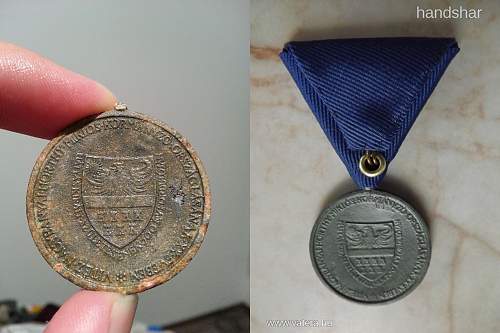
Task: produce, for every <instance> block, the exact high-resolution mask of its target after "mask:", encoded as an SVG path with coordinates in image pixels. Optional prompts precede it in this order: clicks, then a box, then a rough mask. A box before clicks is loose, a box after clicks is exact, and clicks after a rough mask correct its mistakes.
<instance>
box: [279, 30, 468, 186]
mask: <svg viewBox="0 0 500 333" xmlns="http://www.w3.org/2000/svg"><path fill="white" fill-rule="evenodd" d="M458 51H459V48H458V45H457V42H456V41H455V39H453V38H412V37H402V38H361V39H337V40H320V41H308V42H290V43H288V44H286V45H285V47H284V49H283V51H282V52H281V54H280V57H281V60H282V61H283V63H284V64H285V66H286V68H287V69H288V71H289V72H290V74H291V76H292V77H293V79H294V80H295V83H296V84H297V86H298V88H299V90H300V91H301V93H302V95H303V96H304V98H305V100H306V102H307V103H308V105H309V107H310V108H311V110H312V112H313V113H314V115H315V116H316V119H317V120H318V122H319V123H320V125H321V127H322V129H323V131H324V132H325V134H326V136H327V137H328V139H329V140H330V142H331V144H332V145H333V147H334V148H335V150H336V152H337V154H338V155H339V156H340V158H341V159H342V161H343V162H344V164H345V165H346V167H347V170H348V171H349V173H350V175H351V177H352V178H353V179H354V181H355V182H356V184H357V185H358V186H359V187H361V188H374V187H376V186H377V185H378V184H379V183H380V181H381V180H382V179H383V177H384V175H385V172H384V173H383V174H381V175H379V176H377V177H367V176H365V175H364V174H363V173H361V171H360V169H359V166H358V164H359V160H360V158H361V156H362V155H363V154H364V153H365V152H366V151H375V152H379V153H381V154H382V155H383V156H384V157H385V159H386V161H387V164H389V163H390V162H391V161H392V159H393V158H394V157H395V155H396V153H397V151H398V149H399V147H400V146H401V143H402V142H403V140H404V138H405V137H406V135H407V134H408V131H409V130H410V128H411V126H412V125H413V123H414V121H415V119H416V118H417V116H418V114H419V113H420V110H421V109H422V108H423V106H424V104H425V102H426V101H427V99H428V98H429V96H430V95H431V93H432V91H433V90H434V88H435V87H436V85H437V83H438V81H439V79H440V78H441V76H442V75H443V73H444V71H445V70H446V67H447V66H448V64H449V63H450V62H451V60H452V59H453V57H454V56H455V55H456V54H457V53H458Z"/></svg>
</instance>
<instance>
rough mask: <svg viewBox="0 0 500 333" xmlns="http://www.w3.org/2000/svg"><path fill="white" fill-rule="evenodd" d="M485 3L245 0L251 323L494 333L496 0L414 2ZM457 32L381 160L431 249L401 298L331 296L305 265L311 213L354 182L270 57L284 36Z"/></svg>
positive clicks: (498, 238) (498, 209)
mask: <svg viewBox="0 0 500 333" xmlns="http://www.w3.org/2000/svg"><path fill="white" fill-rule="evenodd" d="M418 4H419V5H420V6H422V7H427V8H446V7H448V6H449V5H451V6H459V5H462V6H467V7H469V8H481V9H483V15H482V17H481V18H480V19H478V20H443V21H438V20H436V21H433V20H417V19H416V5H417V2H412V1H326V0H324V1H300V0H297V1H253V2H252V5H251V7H252V9H251V10H252V13H251V17H252V18H251V21H252V22H251V24H252V26H251V27H252V37H251V72H250V76H251V168H250V169H251V229H250V232H251V240H252V241H251V254H252V256H251V304H252V331H253V332H269V331H273V330H272V329H271V328H270V327H268V325H267V323H266V322H267V320H287V319H292V320H331V321H332V324H333V327H332V328H323V329H320V328H288V329H286V330H285V329H275V330H276V331H280V330H283V331H287V332H320V331H325V332H331V331H333V332H364V333H366V332H388V333H389V332H472V331H475V332H488V333H489V332H500V316H499V314H500V310H499V308H500V206H499V205H498V202H499V199H500V174H499V171H500V130H499V129H500V110H499V108H498V105H499V103H500V94H499V93H498V91H499V87H500V41H499V40H498V32H499V31H500V20H499V19H498V16H499V15H500V2H495V1H461V2H458V1H419V2H418ZM376 36H380V37H382V36H455V37H456V38H457V40H458V42H459V46H460V47H461V52H460V53H459V54H458V56H457V57H456V58H455V60H454V61H453V62H452V64H451V65H450V67H449V68H448V70H447V72H446V73H445V75H444V76H443V78H442V80H441V82H440V83H439V85H438V87H437V88H436V90H435V91H434V93H433V95H432V96H431V98H430V99H429V101H428V103H427V104H426V106H425V108H424V110H423V112H422V113H421V115H420V117H419V119H418V120H417V121H416V123H415V125H414V127H413V129H412V130H411V131H410V133H409V135H408V137H407V139H406V141H405V142H404V144H403V145H402V148H401V150H400V152H399V154H398V156H397V157H396V159H395V160H394V161H393V163H392V164H391V165H390V167H389V172H388V175H387V176H386V179H385V180H384V182H383V184H382V186H381V187H382V189H386V190H390V191H392V192H394V193H396V194H398V195H400V196H402V197H403V198H405V199H407V200H408V201H410V202H412V203H413V204H414V205H415V206H416V208H417V209H418V210H419V211H420V212H421V213H422V215H423V216H424V218H425V219H426V220H427V222H428V224H429V227H430V230H431V236H432V246H433V254H432V260H431V264H430V267H429V270H428V272H427V275H426V277H425V279H424V281H423V282H422V284H421V285H420V286H419V287H418V288H417V289H416V290H415V291H414V292H413V293H411V294H410V295H408V296H407V297H405V298H404V299H402V300H400V301H397V302H394V303H391V304H388V305H377V306H366V305H360V304H356V303H353V302H350V301H347V300H344V299H342V298H340V297H338V296H337V295H336V294H334V293H332V292H330V291H329V290H328V289H327V288H326V287H325V286H324V285H322V284H321V282H320V280H319V278H318V277H317V276H316V274H315V272H314V271H313V269H312V266H311V263H310V259H309V252H308V241H309V234H310V231H311V228H312V226H313V224H314V222H315V219H316V217H317V216H318V214H319V213H320V211H321V210H322V209H323V208H324V207H325V205H326V204H327V203H328V202H330V201H331V200H333V199H334V198H335V197H337V196H339V195H341V194H342V193H345V192H346V191H348V190H351V189H354V185H353V183H352V181H351V180H350V178H349V176H348V174H347V171H346V170H345V168H344V166H343V164H342V163H341V161H340V160H339V158H338V157H337V155H336V154H335V153H334V152H333V150H332V149H331V147H330V145H329V143H328V142H327V140H326V138H325V136H324V134H323V132H322V131H321V129H320V127H319V125H318V124H317V123H316V121H315V119H314V117H313V115H312V113H311V112H310V111H309V109H308V107H307V105H306V103H305V102H304V100H303V99H302V96H301V95H300V93H299V91H298V90H297V89H296V87H295V84H294V83H293V82H292V79H291V78H290V76H289V74H288V73H287V72H286V70H285V68H284V66H283V65H282V64H281V62H280V61H279V58H278V52H279V51H280V49H281V47H282V46H283V44H284V43H285V42H287V41H289V40H307V39H321V38H340V37H376Z"/></svg>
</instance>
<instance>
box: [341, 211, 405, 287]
mask: <svg viewBox="0 0 500 333" xmlns="http://www.w3.org/2000/svg"><path fill="white" fill-rule="evenodd" d="M343 232H344V237H343V238H344V240H345V243H344V253H345V255H346V256H347V259H348V260H347V264H348V265H349V266H350V267H349V268H350V269H349V271H350V272H351V274H353V276H354V277H355V278H356V279H357V280H358V281H360V282H362V283H363V284H365V285H367V286H371V287H375V286H378V285H381V284H382V283H383V282H385V281H386V280H387V279H388V278H389V277H390V272H391V267H393V266H395V265H397V263H398V261H399V257H397V256H396V255H395V251H396V247H398V246H400V243H401V239H400V237H399V236H398V235H396V232H395V225H394V221H383V222H374V223H359V222H344V227H343ZM395 258H396V260H395Z"/></svg>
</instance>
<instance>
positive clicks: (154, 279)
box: [26, 110, 212, 294]
mask: <svg viewBox="0 0 500 333" xmlns="http://www.w3.org/2000/svg"><path fill="white" fill-rule="evenodd" d="M110 117H128V118H135V119H139V120H141V121H145V122H148V123H151V124H153V125H156V126H158V127H160V128H162V129H164V130H165V131H167V132H168V133H170V134H171V135H172V136H174V137H175V138H176V140H178V141H179V142H180V143H181V144H182V145H183V147H184V149H185V150H186V151H187V152H188V153H189V155H190V156H191V158H192V159H193V161H194V163H195V165H196V168H197V170H198V173H199V174H200V179H201V183H202V187H203V197H204V207H203V217H202V221H201V224H200V226H199V228H198V232H197V234H196V236H195V237H194V238H193V241H192V243H191V246H190V247H189V249H188V250H187V251H186V252H185V253H184V255H183V256H182V257H180V258H179V259H178V260H177V261H176V262H175V264H174V265H173V266H172V267H171V268H170V269H169V270H167V271H166V272H164V273H162V274H157V275H154V276H151V277H149V278H144V279H142V280H141V281H139V282H138V283H134V284H130V285H127V286H108V285H101V284H99V283H96V282H91V281H89V280H87V279H84V278H82V277H79V276H77V275H76V274H74V273H73V272H72V271H71V270H69V269H68V268H66V267H65V266H64V264H63V263H62V262H59V261H58V260H57V257H56V256H54V255H51V252H53V251H52V250H51V249H49V248H47V247H46V246H45V243H44V241H43V239H42V234H41V233H40V232H39V231H38V229H37V225H36V217H35V214H34V208H35V206H34V201H33V199H34V195H33V194H34V189H35V185H36V181H37V178H38V175H39V173H40V171H41V168H42V166H43V165H44V162H45V160H46V159H47V157H48V156H49V154H50V153H51V152H52V150H53V149H54V148H55V147H57V145H58V144H59V143H60V142H61V141H62V140H63V139H64V138H66V137H67V136H69V135H71V134H73V133H74V132H76V131H78V130H81V129H82V128H84V127H85V126H86V125H88V124H90V123H92V122H93V121H95V120H99V119H104V118H110ZM211 207H212V204H211V192H210V187H209V180H208V175H207V173H206V171H205V168H204V167H203V163H202V162H201V160H200V158H199V157H198V154H197V153H196V151H195V150H194V148H193V147H192V145H191V144H190V143H189V142H188V141H187V139H186V137H184V136H183V135H182V134H180V133H179V131H177V130H176V129H174V128H173V127H171V126H169V125H167V124H166V123H164V122H162V121H160V120H157V119H154V118H152V117H150V116H148V115H145V114H142V113H138V112H132V111H115V110H110V111H105V112H103V113H101V114H99V115H96V116H90V117H87V118H84V119H82V120H80V121H77V122H76V123H74V124H71V125H69V126H68V127H67V128H66V129H64V130H63V131H62V132H61V133H60V134H58V135H57V136H56V137H55V138H53V139H52V140H50V141H49V142H48V143H47V145H46V146H45V147H44V148H43V150H42V151H41V152H40V154H39V155H38V157H37V159H36V162H35V164H34V166H33V169H32V171H31V175H30V178H29V182H28V189H27V192H26V216H27V220H28V226H29V229H30V233H31V236H32V238H33V241H34V243H35V245H36V247H37V249H38V251H39V252H40V254H41V255H42V257H43V258H44V259H45V261H46V262H47V264H48V265H49V266H50V267H51V268H52V269H53V270H55V271H56V272H57V273H58V274H59V275H61V276H62V277H63V278H65V279H66V280H69V281H70V282H72V283H73V284H75V285H77V286H79V287H82V288H84V289H86V290H93V291H109V292H117V293H121V294H136V293H140V292H143V291H145V290H148V289H151V288H153V287H156V286H158V285H160V284H163V283H165V282H167V281H169V280H171V279H172V278H174V277H175V276H176V275H177V274H178V273H179V272H181V271H182V270H183V269H184V268H185V267H186V266H187V265H188V264H189V263H190V262H191V260H192V259H193V257H194V256H195V255H196V253H197V252H198V250H199V249H200V247H201V244H202V243H203V240H204V238H205V236H206V232H207V229H208V224H209V220H210V216H211Z"/></svg>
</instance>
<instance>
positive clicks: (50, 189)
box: [26, 104, 210, 294]
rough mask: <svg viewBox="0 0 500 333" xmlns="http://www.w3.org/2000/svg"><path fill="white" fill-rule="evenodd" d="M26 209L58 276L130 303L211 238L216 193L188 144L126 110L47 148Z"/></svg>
mask: <svg viewBox="0 0 500 333" xmlns="http://www.w3.org/2000/svg"><path fill="white" fill-rule="evenodd" d="M26 205H27V215H28V223H29V227H30V230H31V233H32V236H33V239H34V241H35V244H36V246H37V247H38V249H39V251H40V253H41V254H42V256H43V257H44V258H45V260H46V261H47V262H48V263H49V265H50V266H51V267H52V268H53V269H54V270H56V271H57V272H58V273H59V274H61V275H62V276H63V277H65V278H66V279H68V280H70V281H71V282H73V283H75V284H76V285H78V286H80V287H82V288H85V289H90V290H104V291H113V292H120V293H127V294H128V293H138V292H141V291H144V290H146V289H149V288H152V287H154V286H156V285H159V284H161V283H164V282H166V281H168V280H170V279H171V278H172V277H174V276H175V275H176V274H177V273H178V272H180V271H181V270H182V269H183V268H184V267H186V265H187V264H188V263H189V262H190V260H191V259H192V258H193V256H194V255H195V254H196V252H197V251H198V249H199V247H200V245H201V243H202V241H203V238H204V237H205V233H206V230H207V226H208V219H209V216H210V192H209V188H208V178H207V175H206V173H205V171H204V169H203V166H202V164H201V161H200V159H199V158H198V156H197V155H196V153H195V151H194V150H193V148H192V147H191V145H190V144H189V143H188V142H187V140H186V139H185V138H184V137H183V136H182V135H180V134H179V133H178V132H177V131H175V130H174V129H171V128H169V127H168V126H167V125H165V124H163V123H161V122H159V121H157V120H153V119H151V118H149V117H147V116H145V115H142V114H138V113H133V112H130V111H128V110H127V107H126V106H125V105H123V104H118V105H117V106H116V107H115V110H113V111H108V112H105V113H103V114H101V115H99V116H97V117H95V118H92V119H86V120H84V121H82V122H80V123H78V124H76V125H74V126H72V127H71V128H68V129H67V130H65V131H64V132H63V133H62V134H60V135H59V136H58V137H56V138H55V139H53V140H52V141H51V142H50V143H49V144H48V145H47V147H46V148H45V149H44V150H43V152H42V153H41V154H40V156H39V158H38V160H37V162H36V164H35V166H34V168H33V172H32V174H31V178H30V181H29V185H28V193H27V199H26Z"/></svg>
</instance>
